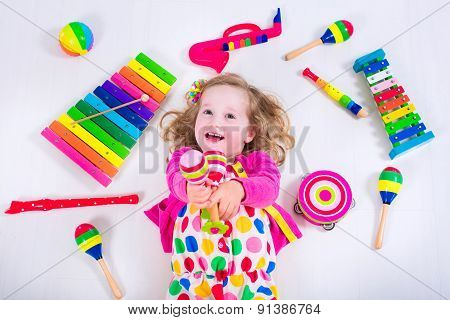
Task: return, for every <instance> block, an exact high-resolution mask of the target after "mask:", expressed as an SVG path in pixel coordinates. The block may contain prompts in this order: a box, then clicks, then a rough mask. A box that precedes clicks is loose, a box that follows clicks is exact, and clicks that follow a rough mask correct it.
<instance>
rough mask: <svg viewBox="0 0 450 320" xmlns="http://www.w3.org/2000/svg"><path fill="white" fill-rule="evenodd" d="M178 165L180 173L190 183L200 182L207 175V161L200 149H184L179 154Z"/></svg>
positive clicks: (203, 180)
mask: <svg viewBox="0 0 450 320" xmlns="http://www.w3.org/2000/svg"><path fill="white" fill-rule="evenodd" d="M179 165H180V171H181V174H182V175H183V177H184V178H185V179H186V180H187V182H189V183H191V184H202V183H204V182H205V180H206V178H207V177H208V162H207V161H206V158H205V156H204V155H203V153H201V152H200V151H197V150H193V149H192V150H189V151H186V152H185V153H183V155H182V156H181V158H180V163H179Z"/></svg>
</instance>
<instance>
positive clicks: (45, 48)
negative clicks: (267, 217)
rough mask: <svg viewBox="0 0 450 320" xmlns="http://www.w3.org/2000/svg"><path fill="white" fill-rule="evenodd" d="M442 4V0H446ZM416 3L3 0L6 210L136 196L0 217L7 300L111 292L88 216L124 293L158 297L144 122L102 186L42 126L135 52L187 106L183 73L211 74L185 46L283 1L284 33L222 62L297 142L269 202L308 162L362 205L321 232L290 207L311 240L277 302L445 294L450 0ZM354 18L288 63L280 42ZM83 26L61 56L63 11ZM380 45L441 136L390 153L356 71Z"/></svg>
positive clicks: (162, 268) (164, 262)
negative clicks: (385, 195)
mask: <svg viewBox="0 0 450 320" xmlns="http://www.w3.org/2000/svg"><path fill="white" fill-rule="evenodd" d="M447 4H448V3H447ZM444 5H445V2H444V1H443V0H432V1H423V2H422V1H416V2H415V3H414V4H412V3H411V2H410V1H406V0H403V1H377V2H376V3H374V2H373V1H368V2H366V4H362V2H361V1H356V0H349V1H345V2H340V3H337V2H334V1H306V2H305V1H287V0H286V1H267V0H265V1H261V0H259V1H245V2H244V1H234V0H229V1H227V2H226V5H224V2H222V1H214V2H211V1H120V2H119V1H106V0H104V1H100V0H90V1H68V0H65V1H50V0H41V1H37V0H27V1H25V0H14V1H12V0H2V1H1V2H0V38H1V43H2V44H1V50H0V65H1V74H2V76H1V77H0V88H1V89H0V101H1V107H0V108H1V117H0V139H1V156H0V208H1V209H2V210H3V209H6V208H7V207H8V206H9V202H10V201H11V200H29V199H35V198H42V197H54V198H57V197H66V196H67V197H88V196H94V195H96V196H105V195H115V194H127V193H134V192H138V193H139V194H140V195H141V202H140V204H139V205H137V206H113V207H111V206H110V207H97V208H86V209H68V210H64V211H54V212H51V213H48V214H39V213H35V214H26V215H25V214H23V215H17V216H8V215H2V214H0V298H9V299H109V298H111V294H110V292H109V289H108V287H107V285H106V283H105V281H104V279H103V277H102V274H101V271H100V269H99V268H98V266H97V265H96V264H95V262H94V261H93V260H92V259H91V258H90V257H88V256H87V255H85V254H82V253H79V252H76V245H75V242H74V238H73V233H74V229H75V227H76V226H77V225H78V224H80V223H82V222H90V223H92V224H94V225H95V226H96V227H97V228H98V229H99V230H101V231H102V230H103V231H104V230H106V229H109V231H108V232H107V233H106V234H104V236H103V238H104V240H103V242H104V255H105V258H106V259H107V261H108V263H109V265H110V267H111V270H112V273H113V274H114V275H115V277H116V278H117V281H118V282H119V284H120V286H121V287H122V289H123V291H124V293H125V298H127V299H161V298H164V297H165V293H166V290H167V286H168V282H169V278H170V274H171V272H170V257H169V255H165V254H163V252H162V248H161V245H160V241H159V234H158V231H157V229H156V227H155V226H154V225H153V224H152V223H151V222H150V221H149V220H148V219H147V218H146V217H145V216H144V214H143V210H144V209H146V208H149V207H150V206H151V205H152V204H154V203H155V202H157V201H159V200H161V199H162V198H163V196H164V195H166V193H165V191H166V190H167V188H166V183H165V175H164V172H165V164H164V159H165V158H166V157H167V148H166V147H165V146H164V145H163V144H162V143H161V141H160V139H159V138H158V132H157V130H156V123H157V122H158V121H159V118H160V117H161V115H162V112H160V113H158V116H157V117H156V118H155V119H154V120H153V128H151V129H149V131H148V132H147V133H146V135H145V138H144V139H143V140H142V141H141V143H140V145H139V147H136V148H135V150H134V151H133V153H132V155H131V156H130V157H129V158H128V159H127V161H126V162H125V164H124V166H123V167H122V169H121V171H120V173H119V174H118V176H117V177H116V179H115V181H114V182H113V183H112V184H111V186H110V187H109V188H108V189H104V188H103V187H102V186H100V185H99V184H97V183H96V182H95V181H94V180H92V179H91V178H90V177H89V176H87V175H86V174H84V173H82V172H81V171H80V170H79V169H78V168H77V167H76V166H75V165H73V164H72V163H71V162H70V161H69V160H67V159H66V158H65V156H63V155H62V154H60V153H59V152H58V151H57V150H56V149H55V148H54V147H53V146H51V145H50V144H49V143H48V142H47V141H45V139H43V138H42V137H41V136H40V131H41V130H42V129H43V128H44V127H45V126H46V125H48V124H49V123H50V122H51V121H52V120H54V119H56V118H57V117H58V116H59V115H60V114H62V113H63V112H65V111H66V110H67V109H68V108H69V107H70V106H72V105H73V104H74V103H75V102H76V101H78V99H80V98H82V97H84V95H85V94H87V93H88V92H90V91H92V90H93V89H94V88H95V87H96V86H97V85H99V84H101V83H103V81H104V80H106V79H107V78H108V74H107V73H112V72H115V71H117V70H118V69H119V68H120V67H121V66H122V65H124V64H125V63H126V62H127V61H128V60H130V59H131V58H132V57H134V56H135V55H136V54H137V53H138V52H140V51H143V52H145V53H147V54H148V55H150V56H151V57H152V58H153V59H155V60H156V61H158V62H159V63H160V64H162V65H163V66H165V67H167V68H168V69H170V70H171V71H172V72H173V73H174V74H175V75H177V76H178V78H179V80H178V82H177V83H176V85H175V87H174V88H173V91H172V92H171V94H170V97H169V99H168V100H167V102H166V104H165V105H164V108H165V109H166V110H169V109H172V108H182V106H183V105H182V103H183V100H182V97H183V95H184V92H185V91H186V89H187V88H188V87H189V85H190V83H191V82H192V81H193V80H195V79H197V78H200V77H210V76H212V75H213V72H212V71H211V70H209V69H206V68H203V67H198V66H196V65H193V64H192V63H191V62H190V61H189V59H188V55H187V52H188V49H189V47H190V46H191V45H192V44H193V43H195V42H198V41H202V40H209V39H214V38H217V37H219V36H220V35H221V34H222V32H223V31H224V30H225V29H226V28H228V27H229V26H232V25H234V24H237V23H242V22H252V23H256V24H258V25H259V26H260V27H261V28H267V27H269V26H271V24H272V18H273V16H274V14H275V11H276V8H277V6H279V7H280V8H281V10H282V21H283V34H282V35H281V37H279V38H276V39H273V40H269V43H268V44H266V45H258V46H253V47H250V48H246V49H243V50H237V51H235V52H232V53H231V58H230V62H229V64H228V65H227V67H226V69H225V71H233V72H238V73H240V74H242V75H243V76H244V77H245V78H247V79H248V80H249V81H250V82H252V83H254V84H255V85H257V86H259V87H261V88H263V89H266V90H269V91H271V92H274V93H276V94H277V95H278V96H279V97H280V99H281V100H282V101H283V103H284V104H285V106H286V108H289V107H292V106H294V105H295V107H293V108H292V109H290V110H289V115H290V117H291V120H292V124H293V130H295V134H296V137H297V141H299V138H300V136H301V135H302V134H303V135H306V138H305V141H304V142H299V143H298V144H297V150H300V151H301V155H302V156H299V154H300V152H297V153H296V152H294V151H291V153H290V155H289V159H288V161H287V163H286V164H285V165H284V166H283V167H282V168H281V170H282V188H283V189H284V190H286V191H287V192H286V191H281V193H280V198H279V200H278V202H279V203H280V204H282V205H284V206H285V207H286V208H288V209H290V208H291V207H292V205H293V204H294V202H295V199H294V198H293V197H292V196H291V195H295V194H296V192H297V189H298V186H299V182H300V177H301V176H302V175H303V174H304V173H305V170H309V171H314V170H320V169H330V170H334V171H337V172H339V173H341V174H342V175H343V176H344V177H346V178H347V180H348V181H349V182H350V185H351V187H352V189H353V192H354V197H355V199H356V207H355V208H354V209H353V210H352V211H351V212H350V213H349V214H348V216H347V217H346V218H345V219H344V220H343V221H342V222H340V223H339V228H335V230H333V231H331V232H323V231H322V230H320V228H317V227H314V226H312V225H310V224H308V223H306V222H305V221H304V220H302V218H301V217H295V219H296V221H297V222H298V223H299V225H300V227H301V230H302V232H303V234H304V237H303V238H302V239H301V240H300V241H297V242H296V243H294V244H293V245H290V246H289V247H288V248H287V249H285V250H283V251H282V252H281V254H280V255H279V262H278V269H277V273H276V278H277V281H278V285H279V290H280V294H281V297H282V298H284V299H442V298H445V297H449V296H450V255H449V251H450V232H449V230H450V214H449V210H448V190H449V189H450V185H449V180H450V174H449V160H450V159H449V152H450V151H449V150H450V143H449V141H450V139H449V138H450V133H449V130H450V129H449V128H450V126H449V124H450V123H449V119H450V111H449V110H450V109H449V108H448V93H449V88H450V81H449V76H448V71H449V68H448V52H449V51H450V45H449V41H448V39H447V34H448V29H449V23H448V21H449V20H450V6H444ZM338 19H347V20H349V21H351V22H352V23H353V24H354V27H355V32H354V35H353V37H352V38H351V39H350V40H349V41H348V42H346V43H344V44H341V45H335V46H327V47H325V46H321V47H318V48H315V49H314V50H312V51H310V52H308V53H307V54H305V55H304V56H302V57H300V58H297V59H295V60H293V61H290V62H285V61H283V60H282V59H281V57H282V55H283V54H284V53H286V52H287V51H289V50H291V49H293V48H296V47H298V46H301V45H303V44H306V43H307V42H309V41H311V40H313V39H315V38H318V37H320V36H321V35H322V33H323V32H324V31H325V29H326V27H327V26H328V25H329V24H330V23H332V22H333V21H335V20H338ZM74 20H79V21H83V22H85V23H86V24H88V25H89V26H90V27H91V28H92V30H93V32H94V37H95V44H94V48H93V50H92V51H91V52H90V53H89V54H88V55H87V56H86V59H83V58H72V57H68V56H66V55H64V54H63V53H62V52H61V51H60V49H59V46H58V42H57V41H56V40H55V37H57V35H58V32H59V29H60V28H61V27H62V26H63V25H64V24H66V23H67V22H70V21H74ZM380 47H383V48H384V50H385V51H386V54H387V58H388V60H389V61H390V63H391V65H392V68H393V70H394V72H395V75H396V76H397V78H398V79H399V80H400V83H401V84H402V85H403V86H404V88H405V89H406V92H407V94H408V96H409V97H410V98H411V100H412V101H413V103H414V104H415V105H416V107H417V110H418V112H419V113H420V115H421V116H422V118H423V119H424V121H425V124H426V125H427V127H429V128H431V129H432V130H433V132H434V133H435V135H436V139H435V140H434V141H433V142H432V143H431V144H429V145H427V146H424V147H422V148H420V149H418V150H416V151H413V152H411V153H409V154H407V155H405V156H403V157H400V158H398V159H396V160H394V161H390V160H389V158H388V156H387V154H388V152H389V150H390V149H389V144H388V139H387V136H386V134H385V132H384V130H383V128H382V124H381V120H380V119H379V115H378V114H377V112H376V109H375V105H374V102H373V100H372V98H371V95H370V93H369V90H368V88H367V85H366V83H365V80H364V79H363V77H362V75H360V74H358V75H356V74H355V73H354V72H353V70H351V67H352V65H353V62H354V60H355V59H356V58H358V57H360V56H362V55H364V54H366V53H369V52H371V51H373V50H375V49H378V48H380ZM307 66H309V67H311V69H312V70H314V71H316V72H317V73H318V74H319V76H322V77H323V78H324V79H333V78H335V77H336V76H339V77H338V78H337V79H336V80H335V81H334V84H335V85H336V86H337V87H339V88H341V89H342V90H343V91H344V92H346V93H347V94H348V95H350V96H351V97H353V98H354V99H355V100H356V101H358V102H359V103H360V104H363V105H365V106H367V107H368V108H369V109H370V111H371V115H370V116H369V118H367V119H365V120H355V119H354V118H353V117H352V116H351V115H350V114H348V113H347V112H345V111H344V110H342V109H341V108H339V107H338V106H336V104H334V103H333V102H332V101H330V100H329V99H328V98H327V97H326V96H325V95H324V94H322V93H321V92H315V93H314V91H315V88H314V86H313V84H312V83H310V82H309V81H307V80H305V79H303V78H301V77H299V76H298V72H299V71H300V70H303V68H305V67H307ZM389 165H394V166H396V167H398V168H399V169H400V170H401V171H402V173H403V176H404V185H403V190H402V191H401V193H400V195H399V196H398V198H397V199H396V200H395V202H394V203H393V205H392V208H391V211H390V215H389V217H388V222H387V229H386V236H385V243H384V248H383V249H382V250H380V251H378V252H375V251H373V250H372V249H371V248H372V244H373V242H374V234H375V231H376V225H377V222H378V214H379V209H380V197H379V195H378V192H377V179H378V175H379V173H380V171H381V170H382V169H383V168H384V167H386V166H389ZM290 194H291V195H290Z"/></svg>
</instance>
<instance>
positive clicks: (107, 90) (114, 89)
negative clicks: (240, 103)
mask: <svg viewBox="0 0 450 320" xmlns="http://www.w3.org/2000/svg"><path fill="white" fill-rule="evenodd" d="M176 80H177V79H176V77H175V76H173V75H172V74H171V73H170V72H168V71H167V70H165V69H164V68H163V67H161V66H160V65H159V64H157V63H156V62H154V61H153V60H152V59H150V58H149V57H147V56H146V55H145V54H144V53H142V52H141V53H139V54H138V55H137V56H136V58H135V59H133V60H131V61H130V62H129V63H128V65H127V66H124V67H123V68H122V69H120V71H119V72H117V73H114V74H113V75H112V76H111V81H109V80H106V81H105V82H104V83H103V84H102V85H101V86H98V87H97V88H96V89H95V90H94V91H93V93H88V94H87V95H86V97H85V98H84V99H82V100H79V101H78V102H77V103H76V104H75V105H74V106H73V107H71V108H70V109H69V110H68V111H67V113H64V114H63V115H61V116H60V117H59V118H58V120H55V121H53V122H52V123H51V124H50V125H49V126H48V127H47V128H45V129H44V130H43V131H42V132H41V134H42V135H43V136H44V137H45V138H46V139H47V140H48V141H50V142H51V143H52V144H53V145H54V146H55V147H56V148H58V149H59V150H60V151H61V152H63V153H64V154H65V155H66V156H67V157H69V158H70V159H71V160H72V161H73V162H75V163H76V164H77V165H78V166H80V167H81V168H82V169H83V170H84V171H86V172H87V173H88V174H89V175H91V176H92V177H93V178H94V179H95V180H97V181H98V182H99V183H101V184H102V185H103V186H104V187H106V186H108V185H109V184H110V183H111V181H112V180H111V178H113V177H114V176H115V175H116V174H117V172H118V169H119V168H120V166H121V165H122V164H123V162H124V160H125V158H126V157H127V156H128V155H129V154H130V150H131V148H132V147H133V146H134V145H135V144H136V141H137V140H138V139H139V137H140V136H141V135H142V132H143V131H144V129H145V128H146V127H147V126H148V122H149V121H150V120H151V119H152V118H153V115H154V112H155V111H156V110H157V109H158V108H159V105H160V103H161V102H162V101H163V100H164V98H165V96H166V95H167V93H168V92H169V90H170V88H171V86H172V85H173V84H174V83H175V81H176ZM144 94H146V95H148V96H149V97H150V99H148V101H137V102H136V103H133V104H131V105H129V106H127V107H123V108H120V109H117V110H115V111H110V112H108V113H105V114H104V115H99V116H97V117H95V118H92V119H89V120H85V121H83V122H80V123H79V124H78V123H73V121H77V120H80V119H83V118H85V117H88V116H91V115H93V114H96V113H100V112H103V111H107V110H110V109H111V108H113V107H116V106H119V105H121V104H124V103H127V102H130V101H133V100H135V99H140V98H141V97H142V96H143V95H144Z"/></svg>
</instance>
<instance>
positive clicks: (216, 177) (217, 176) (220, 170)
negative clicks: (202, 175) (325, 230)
mask: <svg viewBox="0 0 450 320" xmlns="http://www.w3.org/2000/svg"><path fill="white" fill-rule="evenodd" d="M204 155H205V158H206V161H207V162H208V166H209V174H208V178H209V179H211V180H212V182H213V183H214V185H216V186H217V185H219V183H220V182H221V181H222V179H223V177H224V176H225V172H226V171H227V158H226V157H225V155H224V154H223V152H220V151H206V152H205V153H204Z"/></svg>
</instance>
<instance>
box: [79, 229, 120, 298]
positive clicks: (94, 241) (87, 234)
mask: <svg viewBox="0 0 450 320" xmlns="http://www.w3.org/2000/svg"><path fill="white" fill-rule="evenodd" d="M75 242H76V243H77V245H78V248H79V249H80V250H81V251H83V252H85V253H87V254H88V255H90V256H91V257H92V258H94V259H95V260H97V261H98V263H99V264H100V267H101V268H102V270H103V273H104V274H105V276H106V280H107V281H108V284H109V286H110V287H111V290H112V292H113V294H114V297H115V298H116V299H121V298H122V293H121V292H120V289H119V286H118V285H117V283H116V281H115V280H114V278H113V277H112V275H111V272H110V271H109V269H108V266H107V265H106V263H105V260H104V259H103V255H102V237H101V235H100V233H99V232H98V230H97V229H96V228H95V227H94V226H93V225H91V224H88V223H83V224H80V225H79V226H78V227H77V228H76V229H75Z"/></svg>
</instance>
